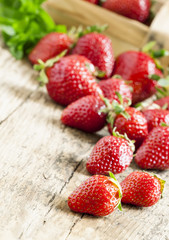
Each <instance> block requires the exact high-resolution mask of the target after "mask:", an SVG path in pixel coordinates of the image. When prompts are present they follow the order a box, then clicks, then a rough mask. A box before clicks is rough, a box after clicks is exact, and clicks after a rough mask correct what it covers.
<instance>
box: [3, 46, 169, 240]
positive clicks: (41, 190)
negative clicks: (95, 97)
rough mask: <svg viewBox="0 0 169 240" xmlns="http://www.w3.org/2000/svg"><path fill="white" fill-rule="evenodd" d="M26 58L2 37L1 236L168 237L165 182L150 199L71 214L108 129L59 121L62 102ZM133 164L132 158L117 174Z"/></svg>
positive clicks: (40, 239)
mask: <svg viewBox="0 0 169 240" xmlns="http://www.w3.org/2000/svg"><path fill="white" fill-rule="evenodd" d="M36 76H37V74H36V73H35V72H34V70H33V69H32V66H31V65H30V64H29V63H28V62H27V61H26V60H23V61H16V60H15V59H14V58H13V57H12V56H11V55H10V53H9V52H8V50H7V49H5V48H4V47H3V44H2V42H1V43H0V169H1V172H0V187H1V191H0V216H1V221H0V239H1V240H13V239H17V240H18V239H22V240H31V239H32V240H86V239H87V240H89V239H90V240H91V239H92V240H104V239H106V240H107V239H111V240H131V239H134V240H169V185H168V182H169V171H164V172H159V175H160V176H161V177H162V178H163V179H165V180H166V181H168V182H167V183H166V186H165V190H164V194H163V195H164V196H163V199H161V200H160V201H159V202H158V203H157V204H156V205H155V206H153V207H150V208H137V207H132V206H125V205H123V211H122V212H120V211H118V210H117V211H115V212H114V213H113V214H111V215H110V216H108V217H104V218H96V217H92V216H88V215H86V214H75V213H73V212H71V211H70V210H69V208H68V206H67V197H68V195H69V194H70V193H71V192H72V191H73V190H74V189H75V188H76V186H78V185H79V184H80V183H81V182H82V181H83V180H85V179H86V178H87V177H88V176H89V174H88V173H87V171H86V169H85V163H86V160H87V157H88V155H89V154H90V152H91V149H92V147H93V146H94V144H95V143H96V142H97V141H98V140H99V139H100V138H101V137H102V136H104V135H106V134H108V133H107V131H106V129H105V130H103V131H101V132H99V133H97V134H86V133H83V132H81V131H78V130H75V129H71V128H69V127H65V126H63V125H62V124H61V122H60V116H61V112H62V110H63V108H62V107H61V106H59V105H57V104H56V103H54V102H53V101H52V100H51V99H50V98H49V97H48V95H47V93H46V89H45V88H40V87H38V84H37V82H36ZM134 169H137V167H136V165H135V164H134V163H132V165H131V167H130V168H128V169H127V170H126V171H125V172H124V173H123V174H120V175H117V179H118V180H119V181H121V180H122V179H124V178H125V177H126V176H127V175H128V174H129V173H131V172H132V171H133V170H134Z"/></svg>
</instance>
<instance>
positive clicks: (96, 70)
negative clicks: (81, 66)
mask: <svg viewBox="0 0 169 240" xmlns="http://www.w3.org/2000/svg"><path fill="white" fill-rule="evenodd" d="M85 66H86V68H87V69H88V70H89V72H90V73H91V74H92V75H93V76H94V77H98V78H103V77H104V76H105V75H106V73H105V72H103V71H101V70H100V69H99V68H98V67H95V66H94V65H93V64H91V63H89V62H86V63H85Z"/></svg>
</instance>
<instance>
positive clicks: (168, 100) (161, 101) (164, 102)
mask: <svg viewBox="0 0 169 240" xmlns="http://www.w3.org/2000/svg"><path fill="white" fill-rule="evenodd" d="M154 103H156V104H158V105H159V106H160V107H163V106H164V105H166V106H167V110H169V96H167V97H164V98H161V99H158V100H156V101H155V102H154Z"/></svg>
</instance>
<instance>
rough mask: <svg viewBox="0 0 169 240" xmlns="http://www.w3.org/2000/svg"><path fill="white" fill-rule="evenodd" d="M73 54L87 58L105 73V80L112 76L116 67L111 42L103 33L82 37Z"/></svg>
mask: <svg viewBox="0 0 169 240" xmlns="http://www.w3.org/2000/svg"><path fill="white" fill-rule="evenodd" d="M73 54H79V55H83V56H85V57H87V58H88V59H89V60H90V61H91V62H92V63H93V65H94V66H95V67H98V69H99V70H100V71H103V72H105V76H104V78H108V77H110V76H111V74H112V72H113V66H114V54H113V49H112V43H111V40H110V39H109V38H108V37H107V36H105V35H103V34H101V33H89V34H86V35H84V36H83V37H81V38H80V39H79V40H78V42H77V44H76V46H75V48H74V49H73Z"/></svg>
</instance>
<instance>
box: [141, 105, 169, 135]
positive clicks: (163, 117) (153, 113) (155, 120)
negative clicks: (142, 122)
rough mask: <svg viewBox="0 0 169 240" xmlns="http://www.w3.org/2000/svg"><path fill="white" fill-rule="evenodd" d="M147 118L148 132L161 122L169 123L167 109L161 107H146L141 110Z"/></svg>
mask: <svg viewBox="0 0 169 240" xmlns="http://www.w3.org/2000/svg"><path fill="white" fill-rule="evenodd" d="M143 114H144V116H145V118H146V119H147V124H148V131H149V132H150V131H151V130H152V129H153V128H154V127H157V126H160V125H161V123H166V124H168V125H169V111H167V110H163V109H148V110H145V111H143Z"/></svg>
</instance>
